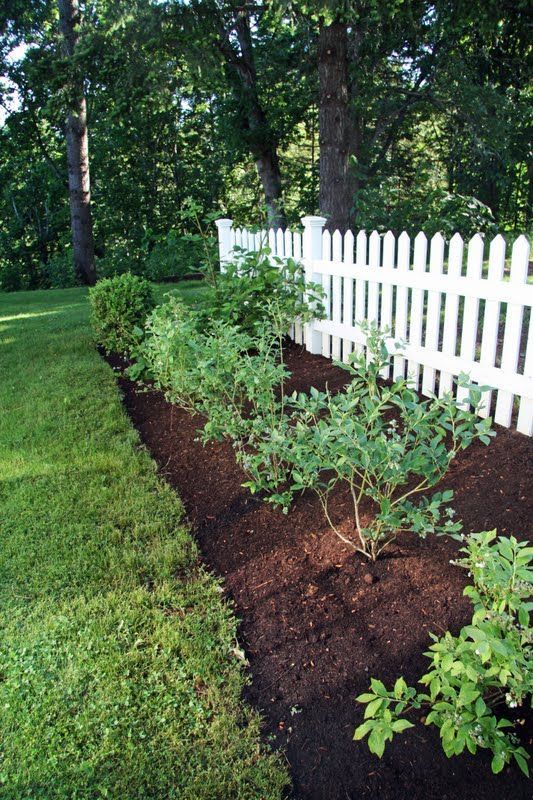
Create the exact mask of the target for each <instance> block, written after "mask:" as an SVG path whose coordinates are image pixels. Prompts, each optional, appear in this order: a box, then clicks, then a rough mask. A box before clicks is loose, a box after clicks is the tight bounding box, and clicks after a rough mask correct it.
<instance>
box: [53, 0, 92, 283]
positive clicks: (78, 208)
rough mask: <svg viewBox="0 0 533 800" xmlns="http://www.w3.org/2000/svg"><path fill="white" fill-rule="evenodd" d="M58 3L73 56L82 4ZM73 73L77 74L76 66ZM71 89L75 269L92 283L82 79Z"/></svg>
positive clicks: (70, 161)
mask: <svg viewBox="0 0 533 800" xmlns="http://www.w3.org/2000/svg"><path fill="white" fill-rule="evenodd" d="M58 2H59V25H60V29H61V33H62V36H63V43H62V47H63V53H64V55H65V56H67V57H68V58H72V56H73V55H74V51H75V49H76V45H77V43H78V38H79V34H78V26H79V20H80V12H79V4H78V0H58ZM72 74H74V75H75V76H76V69H75V68H74V67H73V69H72ZM68 88H69V95H70V106H69V112H68V116H67V120H66V140H67V163H68V188H69V197H70V220H71V227H72V247H73V253H74V269H75V272H76V275H77V277H78V279H79V280H80V281H82V282H83V283H87V284H89V285H93V284H94V283H95V282H96V271H95V266H94V239H93V226H92V217H91V189H90V180H89V137H88V131H87V105H86V102H85V97H84V93H83V78H81V77H77V76H76V77H74V78H73V79H72V81H71V82H70V84H69V87H68Z"/></svg>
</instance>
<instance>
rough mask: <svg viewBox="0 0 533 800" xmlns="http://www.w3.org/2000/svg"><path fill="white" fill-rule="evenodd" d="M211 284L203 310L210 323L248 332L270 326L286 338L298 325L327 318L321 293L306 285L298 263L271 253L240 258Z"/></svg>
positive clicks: (258, 253)
mask: <svg viewBox="0 0 533 800" xmlns="http://www.w3.org/2000/svg"><path fill="white" fill-rule="evenodd" d="M209 282H210V292H209V295H208V297H207V298H206V301H205V303H204V307H203V313H204V315H205V318H206V319H207V320H211V319H219V320H223V321H224V322H228V323H229V324H230V325H236V326H238V327H239V328H241V329H242V330H246V331H249V332H253V330H254V328H255V326H256V325H257V324H258V323H264V322H270V323H271V324H272V326H273V327H274V329H275V330H276V332H281V334H282V335H283V334H286V333H288V331H289V328H290V326H291V324H292V323H293V322H294V321H295V320H296V319H298V320H300V321H301V322H302V323H305V322H306V321H308V320H309V319H311V318H312V317H314V318H315V319H320V318H322V317H323V315H324V307H323V305H322V297H323V290H322V287H321V286H318V285H316V284H313V283H306V281H305V273H304V269H303V267H302V265H301V264H300V263H298V262H297V261H295V260H294V259H293V258H287V259H281V258H278V257H277V256H272V255H271V253H270V250H269V249H268V248H264V249H263V250H260V251H258V252H244V251H243V252H242V253H238V254H237V255H236V257H235V258H234V260H233V261H232V262H229V263H228V264H226V266H225V271H224V272H222V273H213V274H212V275H211V279H210V281H209Z"/></svg>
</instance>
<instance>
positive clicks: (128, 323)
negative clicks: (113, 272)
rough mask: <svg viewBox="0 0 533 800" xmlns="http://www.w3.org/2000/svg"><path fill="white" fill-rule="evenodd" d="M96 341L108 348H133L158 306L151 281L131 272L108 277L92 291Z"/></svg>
mask: <svg viewBox="0 0 533 800" xmlns="http://www.w3.org/2000/svg"><path fill="white" fill-rule="evenodd" d="M89 298H90V302H91V322H92V325H93V329H94V333H95V337H96V341H97V342H98V344H100V345H102V347H103V348H104V349H105V350H106V351H107V352H111V351H118V352H129V351H130V350H131V348H132V347H133V346H134V345H135V344H136V343H137V342H138V339H139V335H140V334H141V333H142V332H141V331H139V328H140V326H142V325H144V322H145V320H146V317H147V315H148V314H149V313H150V311H151V310H152V309H153V308H154V305H155V301H154V296H153V292H152V287H151V284H150V283H149V282H148V281H147V280H145V279H144V278H139V277H137V276H136V275H132V274H131V273H124V275H117V276H115V277H114V278H105V279H104V280H101V281H99V282H98V283H97V284H96V286H94V287H93V288H92V289H91V290H90V292H89Z"/></svg>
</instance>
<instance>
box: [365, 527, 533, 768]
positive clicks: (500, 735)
mask: <svg viewBox="0 0 533 800" xmlns="http://www.w3.org/2000/svg"><path fill="white" fill-rule="evenodd" d="M461 552H462V553H464V554H465V555H464V557H463V558H462V559H460V560H459V561H458V562H457V564H458V565H460V566H462V567H464V568H466V569H467V570H468V574H469V575H470V576H471V577H472V579H473V584H472V585H469V586H467V587H466V589H465V591H464V594H465V595H466V596H467V597H469V598H470V599H471V601H472V603H473V606H474V613H473V616H472V621H471V623H470V624H469V625H465V627H464V628H462V629H461V631H460V632H459V634H458V635H457V636H453V635H452V634H451V633H449V632H447V633H446V634H445V635H444V636H442V637H440V638H439V637H437V636H434V635H432V637H431V638H432V639H433V644H432V645H431V646H430V648H429V651H428V652H427V653H425V655H426V656H427V657H428V659H429V660H430V662H431V665H430V669H429V671H428V672H427V673H426V674H425V675H423V676H422V677H421V678H420V681H419V683H421V684H422V686H424V687H425V689H424V690H422V691H417V690H416V689H415V688H412V687H408V686H407V683H406V682H405V680H404V679H403V678H398V680H397V681H396V683H395V685H394V688H393V689H392V690H387V689H386V688H385V686H384V685H383V683H382V682H381V681H379V680H376V679H372V681H371V686H370V690H369V691H368V692H366V693H364V694H362V695H360V696H359V697H358V698H357V699H358V701H359V702H361V703H365V704H366V709H365V715H364V716H365V721H364V722H363V723H362V725H360V726H359V727H358V728H357V730H356V731H355V739H363V738H364V737H365V736H368V746H369V748H370V750H371V752H373V753H375V754H376V755H378V756H380V757H381V756H382V755H383V752H384V749H385V744H386V742H387V741H390V740H392V738H393V737H394V734H395V733H401V732H403V731H405V730H407V729H408V728H412V727H413V723H411V722H409V720H408V719H406V718H405V717H406V715H407V714H408V713H409V712H410V711H411V710H413V709H414V710H420V709H422V708H423V709H424V710H425V711H427V715H426V717H425V724H426V725H435V726H436V727H437V728H439V730H440V736H441V740H442V747H443V749H444V752H445V753H446V755H447V756H448V757H451V756H453V755H459V754H460V753H462V752H463V751H464V750H465V749H467V750H468V751H469V752H470V753H472V754H475V753H476V752H477V751H478V749H480V748H485V749H488V750H490V751H491V752H492V770H493V772H500V771H501V770H502V769H503V767H504V765H505V764H508V763H509V762H510V761H511V759H514V760H515V761H516V763H517V764H518V766H519V767H520V769H521V770H522V771H523V772H524V773H525V774H526V775H527V774H528V766H527V760H526V759H527V758H528V755H527V753H526V751H525V750H524V748H523V747H521V746H520V744H519V742H518V739H517V737H516V735H515V734H514V732H513V728H515V729H516V726H517V724H518V722H519V718H517V711H518V710H520V709H522V708H523V706H524V705H525V704H526V703H529V704H530V705H532V697H533V668H532V645H533V630H532V628H531V623H530V613H531V610H532V609H533V603H532V602H531V596H532V591H533V586H532V585H533V568H532V563H533V547H528V546H527V544H526V543H525V542H518V541H517V540H516V539H515V538H514V537H510V538H507V537H503V536H502V537H497V535H496V531H485V532H483V533H476V534H472V535H470V536H469V537H468V538H466V545H465V547H463V548H462V550H461ZM503 708H507V709H509V712H510V714H509V716H511V717H512V719H513V721H511V720H509V719H505V718H503V717H500V716H496V712H498V711H499V709H503ZM519 716H520V715H519V714H518V717H519Z"/></svg>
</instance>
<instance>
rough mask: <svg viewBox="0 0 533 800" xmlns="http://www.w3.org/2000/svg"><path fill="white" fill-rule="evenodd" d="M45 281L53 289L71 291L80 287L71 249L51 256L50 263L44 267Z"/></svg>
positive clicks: (65, 249) (67, 248) (66, 248)
mask: <svg viewBox="0 0 533 800" xmlns="http://www.w3.org/2000/svg"><path fill="white" fill-rule="evenodd" d="M43 280H44V281H45V282H46V285H47V286H49V287H50V288H51V289H69V288H70V287H72V286H77V285H78V281H77V279H76V275H75V273H74V259H73V256H72V249H71V248H70V247H65V248H64V250H63V251H62V252H61V253H56V254H55V255H53V256H51V257H50V259H49V260H48V263H47V264H44V265H43Z"/></svg>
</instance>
